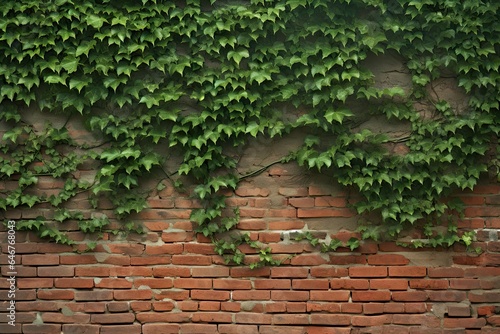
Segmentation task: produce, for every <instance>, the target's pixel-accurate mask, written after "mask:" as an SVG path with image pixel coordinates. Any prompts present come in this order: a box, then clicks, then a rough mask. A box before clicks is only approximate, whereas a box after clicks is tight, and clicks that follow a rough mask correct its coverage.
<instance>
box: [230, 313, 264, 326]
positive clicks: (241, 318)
mask: <svg viewBox="0 0 500 334" xmlns="http://www.w3.org/2000/svg"><path fill="white" fill-rule="evenodd" d="M234 318H235V321H236V323H237V324H264V325H270V324H271V322H272V316H271V315H270V314H261V313H246V312H240V313H237V314H235V315H234Z"/></svg>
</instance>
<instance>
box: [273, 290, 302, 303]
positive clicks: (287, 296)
mask: <svg viewBox="0 0 500 334" xmlns="http://www.w3.org/2000/svg"><path fill="white" fill-rule="evenodd" d="M271 299H272V300H288V301H306V300H308V299H309V292H308V291H280V290H276V291H271Z"/></svg>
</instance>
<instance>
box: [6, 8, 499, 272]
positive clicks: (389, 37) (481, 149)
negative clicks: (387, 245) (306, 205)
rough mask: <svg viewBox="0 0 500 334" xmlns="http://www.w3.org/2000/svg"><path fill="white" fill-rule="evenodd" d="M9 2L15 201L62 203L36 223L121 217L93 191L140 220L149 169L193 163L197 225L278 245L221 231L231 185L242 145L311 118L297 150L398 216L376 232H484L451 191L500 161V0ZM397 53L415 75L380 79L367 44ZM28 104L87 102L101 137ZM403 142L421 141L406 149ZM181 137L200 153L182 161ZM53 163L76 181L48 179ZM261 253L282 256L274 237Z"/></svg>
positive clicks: (187, 148) (54, 107) (66, 106)
mask: <svg viewBox="0 0 500 334" xmlns="http://www.w3.org/2000/svg"><path fill="white" fill-rule="evenodd" d="M0 12H2V20H0V50H1V52H0V121H1V128H0V130H1V131H2V133H3V137H2V140H1V143H0V150H1V152H2V153H1V155H0V162H1V167H0V179H1V180H2V181H3V182H4V184H5V185H6V186H5V188H4V189H3V190H1V191H0V193H1V195H0V209H1V210H4V211H9V210H15V209H16V208H33V209H40V210H42V211H43V209H46V211H44V212H46V213H48V212H51V214H50V215H40V216H37V217H29V219H23V221H22V222H21V223H20V226H19V227H20V228H25V229H31V230H35V231H38V233H39V234H40V235H41V236H49V237H52V238H54V239H55V240H56V241H58V242H63V243H71V242H72V241H71V240H70V239H68V238H67V237H66V236H65V234H64V233H62V232H61V231H60V229H59V228H58V226H59V224H61V223H64V222H66V221H71V220H72V221H77V222H78V226H79V229H80V230H81V231H83V232H88V233H95V232H102V231H104V230H106V229H107V228H108V225H109V217H107V216H106V215H95V216H90V217H89V216H87V214H84V213H82V212H81V211H79V210H77V209H71V208H68V205H67V204H68V203H69V202H70V201H71V199H73V198H75V196H78V195H80V194H86V195H87V196H89V198H90V202H91V204H92V205H94V207H97V206H98V203H99V202H100V201H103V200H107V201H110V202H111V204H112V207H113V210H114V211H113V215H115V216H116V217H118V218H119V219H121V220H122V221H124V227H125V229H126V230H137V229H140V226H137V225H136V224H135V223H134V222H133V221H129V220H128V217H129V216H130V215H131V214H133V213H136V212H140V211H141V210H143V209H145V208H146V207H147V202H146V198H147V192H144V186H143V184H145V183H146V181H147V180H148V178H149V176H150V175H151V174H152V173H158V172H159V171H160V172H161V173H163V176H164V177H166V178H171V179H173V180H174V181H176V182H178V177H179V176H182V175H186V176H188V177H190V178H192V179H193V180H195V182H196V184H197V186H196V187H195V189H194V194H193V195H194V196H195V197H196V198H197V199H198V200H199V201H200V203H201V204H202V206H201V208H199V209H195V210H193V213H192V215H191V220H192V221H193V222H196V223H197V226H198V228H197V232H199V233H202V234H203V235H205V236H207V237H210V238H212V240H213V242H214V245H215V247H216V251H217V252H218V253H219V254H229V255H228V260H229V261H233V262H236V263H241V262H242V260H243V254H242V253H241V252H240V251H239V250H238V246H239V245H241V244H243V243H246V244H249V245H250V246H251V247H254V248H259V247H261V246H260V245H258V244H256V243H252V242H251V240H250V239H249V238H248V236H246V235H240V236H236V237H235V238H236V239H234V240H230V241H228V240H227V239H220V238H218V235H219V234H220V233H222V232H226V231H229V230H231V229H233V228H234V227H235V226H236V224H237V223H238V214H239V213H238V209H237V208H233V209H234V210H233V211H232V214H230V215H226V216H225V215H224V214H223V212H226V209H227V208H226V204H225V197H224V195H223V193H222V191H223V190H226V189H229V190H234V189H236V188H237V187H238V183H239V181H240V180H241V178H242V177H241V175H239V174H238V173H237V171H236V166H237V160H236V158H235V157H233V156H229V155H227V154H225V152H227V150H226V148H228V147H240V146H242V145H244V144H245V143H247V142H248V141H251V140H252V138H255V137H257V136H266V137H270V138H273V137H276V136H287V135H288V134H289V133H290V132H291V131H292V130H294V129H298V128H300V129H305V130H306V131H307V132H308V133H309V135H308V136H307V137H306V139H305V141H304V144H303V146H302V147H300V148H299V149H297V150H296V151H294V152H291V153H290V155H288V156H286V157H283V160H282V161H283V162H288V161H296V162H298V163H299V164H300V165H303V166H305V167H307V168H312V169H316V170H318V171H320V172H321V173H325V174H328V175H331V177H332V180H334V179H335V180H337V181H339V182H340V183H341V184H343V185H345V186H352V187H355V188H357V190H358V191H359V193H360V194H361V196H362V198H363V200H361V201H360V202H358V203H357V204H356V209H357V210H358V212H359V213H360V214H363V213H367V212H370V213H371V212H375V213H377V214H378V215H379V217H380V221H381V222H382V223H380V224H371V223H370V222H367V223H366V224H364V225H363V226H362V227H361V232H362V235H363V238H373V239H376V240H377V239H379V238H381V236H383V235H384V236H387V235H389V236H391V237H397V236H398V235H399V234H400V233H401V232H402V231H404V230H405V229H407V228H408V227H411V226H422V229H423V230H424V234H425V235H426V236H427V237H429V239H428V240H430V241H428V243H427V244H425V245H433V246H437V245H451V244H453V243H454V242H459V241H461V242H464V243H466V244H470V242H471V238H472V237H471V235H470V234H465V235H462V234H458V231H457V229H456V226H455V225H454V224H453V223H452V222H451V223H450V225H449V227H448V229H447V231H445V232H439V230H438V229H436V227H437V226H438V225H441V224H442V219H444V218H445V217H446V216H447V215H449V214H450V212H452V211H454V210H459V205H458V204H456V203H454V202H452V201H448V202H447V201H443V200H442V198H443V197H445V196H446V195H448V194H450V193H451V192H452V191H453V190H455V189H465V188H470V189H472V188H473V187H474V186H475V184H476V183H477V181H478V179H479V177H480V174H481V173H483V172H486V171H487V169H488V168H489V167H493V168H498V166H497V165H495V161H498V160H497V158H493V159H492V158H491V156H490V155H491V154H493V156H496V154H497V152H494V150H495V149H496V148H497V145H496V144H497V142H496V141H497V135H498V131H499V130H500V127H499V125H500V122H499V118H498V117H496V113H498V109H499V99H500V94H499V90H498V87H499V84H500V72H499V71H500V56H499V53H500V25H499V24H498V22H499V21H500V14H499V13H500V3H499V2H498V1H495V0H419V1H410V0H336V1H332V0H328V1H327V0H249V1H222V0H217V1H216V0H211V1H208V0H205V1H199V0H184V1H181V0H179V1H162V0H142V2H141V1H135V0H121V1H115V0H85V1H71V0H47V1H38V0H5V1H3V2H2V4H1V5H0ZM385 54H391V55H395V56H397V57H400V58H401V59H403V60H404V63H405V65H406V67H407V71H408V73H410V75H411V78H412V86H411V88H410V89H407V88H404V87H399V86H394V87H385V88H381V87H378V86H377V85H375V84H374V76H373V73H372V72H371V71H370V70H369V69H368V67H367V66H366V60H367V58H368V57H371V56H376V55H385ZM443 76H446V77H452V78H455V79H456V82H457V83H458V86H459V87H460V88H461V89H463V90H464V91H465V92H466V93H467V95H468V105H467V107H466V108H465V110H461V111H459V110H456V108H454V107H452V103H451V102H452V101H447V100H445V99H440V98H439V96H436V95H433V94H432V92H431V90H432V87H433V83H434V82H435V81H436V80H438V79H439V78H441V77H443ZM417 102H418V103H424V104H426V105H427V106H429V108H428V109H429V110H428V111H429V112H430V114H431V115H432V116H428V115H424V113H422V112H421V111H419V110H417V109H416V107H415V104H416V103H417ZM359 105H362V106H363V107H362V108H359V107H357V106H359ZM285 107H287V108H288V107H289V108H291V109H294V110H300V113H299V112H292V113H289V112H286V111H285V110H291V109H287V108H285ZM26 110H41V112H42V113H44V114H47V115H50V114H63V115H66V116H67V117H68V120H70V119H71V118H72V117H78V118H80V119H83V120H84V121H85V123H86V124H87V126H88V128H89V129H90V130H91V131H92V132H93V133H94V134H95V136H96V138H99V140H100V142H99V144H96V143H95V142H94V143H87V142H83V143H82V142H79V141H76V140H74V139H73V138H71V136H70V135H69V132H68V130H67V127H66V126H65V125H62V126H54V125H53V124H47V126H46V127H45V128H41V127H40V126H39V125H35V124H32V123H30V122H29V121H28V120H26V119H25V117H24V116H23V115H24V114H25V113H26ZM369 116H383V117H386V118H387V119H396V120H398V121H400V122H404V123H405V124H408V127H409V131H408V135H407V136H405V137H404V138H393V137H391V136H389V135H387V134H385V133H377V132H374V131H371V130H369V129H368V128H363V125H362V124H363V122H364V120H365V119H366V118H367V117H369ZM324 138H334V140H331V141H330V140H328V141H327V140H325V139H324ZM390 143H398V144H399V145H403V146H404V148H405V150H406V151H407V152H406V153H405V154H393V153H391V152H390V151H389V150H388V149H387V145H388V144H390ZM91 145H94V146H91ZM492 150H493V151H492ZM171 155H180V156H181V157H182V161H181V162H180V163H179V164H176V163H171V161H170V159H168V157H169V156H171ZM82 164H91V165H92V166H94V167H93V168H94V170H96V171H97V172H96V174H95V176H94V177H93V178H92V179H91V180H87V181H84V180H82V179H80V178H79V177H78V175H77V174H78V170H79V166H81V165H82ZM47 180H53V181H60V182H62V187H61V189H60V190H59V191H57V192H52V193H51V194H39V193H37V192H34V191H33V189H34V188H36V186H37V183H38V182H42V181H45V182H46V181H47ZM158 187H162V184H161V183H160V184H159V185H158ZM117 194H119V196H116V195H117ZM304 238H305V239H307V240H309V241H310V242H312V243H314V244H318V241H317V240H316V239H315V238H314V237H312V236H311V235H308V234H306V235H304V236H302V237H300V238H299V239H304ZM358 245H359V240H358V241H356V240H351V241H350V243H349V244H348V245H347V246H348V247H349V248H351V249H352V250H353V249H355V248H356V247H357V246H358ZM422 245H423V244H416V245H415V246H422ZM338 246H340V244H339V243H338V242H337V241H332V244H330V245H326V244H325V245H322V246H321V248H322V250H324V251H333V250H335V249H336V248H337V247H338ZM260 259H261V261H260V262H259V264H261V265H265V264H276V263H274V262H275V260H273V258H272V256H270V254H269V250H268V249H264V248H263V249H261V250H260ZM259 264H257V265H259Z"/></svg>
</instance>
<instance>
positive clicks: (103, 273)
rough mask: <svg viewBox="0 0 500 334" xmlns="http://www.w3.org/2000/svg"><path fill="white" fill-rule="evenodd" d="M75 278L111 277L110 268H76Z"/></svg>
mask: <svg viewBox="0 0 500 334" xmlns="http://www.w3.org/2000/svg"><path fill="white" fill-rule="evenodd" d="M75 276H84V277H85V276H89V277H109V267H97V266H96V267H94V266H92V267H76V268H75Z"/></svg>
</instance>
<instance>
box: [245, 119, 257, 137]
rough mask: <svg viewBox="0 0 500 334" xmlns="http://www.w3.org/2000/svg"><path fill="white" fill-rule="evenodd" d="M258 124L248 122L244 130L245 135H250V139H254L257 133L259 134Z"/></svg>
mask: <svg viewBox="0 0 500 334" xmlns="http://www.w3.org/2000/svg"><path fill="white" fill-rule="evenodd" d="M259 128H260V127H259V124H257V123H255V122H250V123H249V124H248V125H247V127H246V129H245V132H246V133H250V134H251V135H252V137H256V136H257V133H258V132H259Z"/></svg>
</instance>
